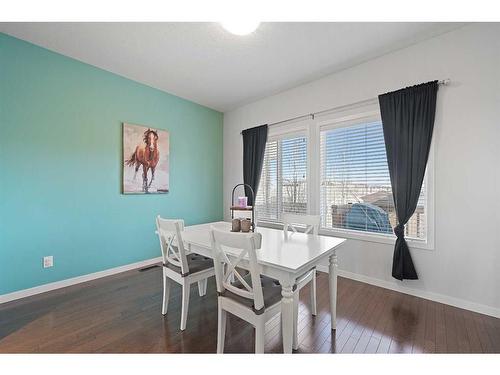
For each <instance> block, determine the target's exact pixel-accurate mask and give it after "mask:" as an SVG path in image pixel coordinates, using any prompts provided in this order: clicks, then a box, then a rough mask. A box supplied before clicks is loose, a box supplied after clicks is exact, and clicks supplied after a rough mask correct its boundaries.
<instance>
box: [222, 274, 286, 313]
mask: <svg viewBox="0 0 500 375" xmlns="http://www.w3.org/2000/svg"><path fill="white" fill-rule="evenodd" d="M243 279H244V280H245V281H246V282H247V283H248V285H250V286H251V285H252V280H251V275H250V273H248V274H247V275H245V276H243ZM260 281H261V283H262V294H263V297H264V308H263V309H260V310H256V309H255V306H254V303H253V299H248V298H245V297H242V296H239V295H237V294H235V293H233V292H231V291H229V290H227V289H226V290H225V291H224V293H222V296H224V297H227V298H230V299H232V300H234V301H236V302H238V303H240V304H242V305H245V306H247V307H249V308H251V309H253V310H254V312H255V313H256V314H257V315H259V314H262V313H263V312H264V311H265V309H266V308H268V307H271V306H273V305H274V304H276V303H278V302H279V301H281V285H280V284H279V282H277V281H276V280H274V279H272V278H270V277H267V276H263V275H261V276H260ZM233 285H234V286H235V287H237V288H240V289H244V286H243V284H242V283H241V282H240V281H239V280H236V281H235V282H234V283H233Z"/></svg>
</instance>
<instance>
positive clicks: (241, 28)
mask: <svg viewBox="0 0 500 375" xmlns="http://www.w3.org/2000/svg"><path fill="white" fill-rule="evenodd" d="M220 24H221V25H222V27H223V28H224V29H226V30H227V31H229V32H230V33H231V34H235V35H247V34H251V33H253V32H254V31H255V30H257V28H258V27H259V25H260V22H255V21H246V20H243V21H242V20H239V21H230V22H221V23H220Z"/></svg>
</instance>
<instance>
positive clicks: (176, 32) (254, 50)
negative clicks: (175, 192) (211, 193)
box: [0, 22, 463, 112]
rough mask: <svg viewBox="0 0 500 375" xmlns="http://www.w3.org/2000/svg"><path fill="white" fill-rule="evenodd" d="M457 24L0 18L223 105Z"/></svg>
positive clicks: (35, 36) (82, 56)
mask: <svg viewBox="0 0 500 375" xmlns="http://www.w3.org/2000/svg"><path fill="white" fill-rule="evenodd" d="M461 25H463V24H458V23H262V24H261V25H260V27H259V28H258V29H257V31H256V32H255V33H253V34H251V35H247V36H236V35H232V34H229V33H228V32H226V31H225V30H224V29H222V28H221V27H220V25H219V24H218V23H208V22H207V23H171V22H170V23H0V31H2V32H4V33H6V34H9V35H12V36H15V37H17V38H20V39H24V40H27V41H29V42H32V43H34V44H37V45H40V46H42V47H45V48H48V49H50V50H53V51H56V52H59V53H61V54H63V55H66V56H70V57H72V58H75V59H77V60H81V61H83V62H86V63H88V64H91V65H94V66H97V67H99V68H102V69H105V70H108V71H110V72H113V73H116V74H119V75H121V76H124V77H127V78H130V79H133V80H136V81H139V82H142V83H144V84H147V85H149V86H152V87H156V88H158V89H160V90H163V91H167V92H169V93H172V94H175V95H178V96H180V97H183V98H186V99H189V100H192V101H194V102H196V103H200V104H203V105H205V106H208V107H211V108H214V109H216V110H219V111H222V112H225V111H229V110H232V109H235V108H237V107H238V106H240V105H243V104H246V103H249V102H252V101H254V100H257V99H260V98H262V97H265V96H268V95H271V94H275V93H277V92H280V91H283V90H286V89H289V88H292V87H294V86H297V85H299V84H302V83H305V82H307V81H311V80H314V79H317V78H320V77H322V76H325V75H328V74H331V73H334V72H336V71H339V70H341V69H345V68H347V67H350V66H353V65H356V64H359V63H361V62H363V61H366V60H368V59H371V58H374V57H377V56H380V55H383V54H386V53H388V52H391V51H394V50H396V49H400V48H403V47H406V46H408V45H410V44H414V43H416V42H419V41H422V40H425V39H428V38H431V37H434V36H436V35H439V34H442V33H444V32H447V31H450V30H452V29H455V28H458V27H460V26H461Z"/></svg>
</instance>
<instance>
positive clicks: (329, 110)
mask: <svg viewBox="0 0 500 375" xmlns="http://www.w3.org/2000/svg"><path fill="white" fill-rule="evenodd" d="M450 82H451V79H449V78H446V79H442V80H439V81H438V85H443V86H446V85H449V84H450ZM377 99H378V98H372V99H365V100H361V101H359V102H356V103H351V104H346V105H341V106H338V107H333V108H328V109H324V110H322V111H319V112H313V113H308V114H306V115H301V116H296V117H291V118H287V119H286V120H281V121H277V122H273V123H271V124H268V125H267V126H274V125H279V124H283V123H285V122H289V121H294V120H300V119H303V118H307V117H311V118H312V119H314V116H317V115H321V114H323V113H327V112H331V111H334V110H340V109H344V108H350V107H355V106H359V105H362V104H368V103H371V102H375V101H376V100H377ZM240 134H243V131H241V132H240Z"/></svg>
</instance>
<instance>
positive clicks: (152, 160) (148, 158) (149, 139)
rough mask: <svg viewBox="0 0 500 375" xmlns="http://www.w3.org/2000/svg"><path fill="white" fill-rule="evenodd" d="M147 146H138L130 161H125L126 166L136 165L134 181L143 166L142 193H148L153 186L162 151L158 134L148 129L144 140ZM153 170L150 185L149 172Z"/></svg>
mask: <svg viewBox="0 0 500 375" xmlns="http://www.w3.org/2000/svg"><path fill="white" fill-rule="evenodd" d="M142 140H143V141H144V143H145V145H144V146H143V145H138V146H137V147H136V148H135V151H134V153H133V154H132V156H131V157H130V159H128V160H126V161H125V165H127V166H129V167H133V166H134V164H135V174H134V179H135V177H136V175H137V171H138V170H139V168H140V166H141V165H142V191H143V192H145V193H148V192H149V191H148V190H149V188H150V187H151V184H152V183H153V180H154V178H155V168H156V165H157V164H158V160H160V151H159V150H158V133H157V132H156V131H155V130H152V129H148V130H146V131H145V132H144V137H143V138H142ZM149 169H151V181H150V182H149V184H148V170H149Z"/></svg>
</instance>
